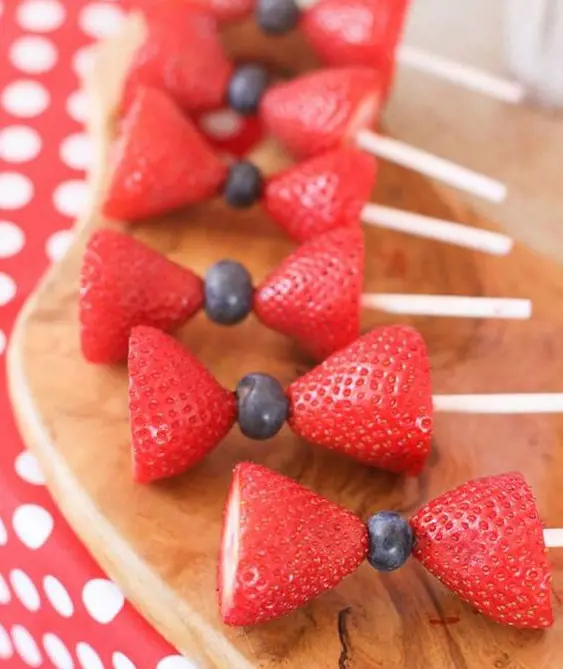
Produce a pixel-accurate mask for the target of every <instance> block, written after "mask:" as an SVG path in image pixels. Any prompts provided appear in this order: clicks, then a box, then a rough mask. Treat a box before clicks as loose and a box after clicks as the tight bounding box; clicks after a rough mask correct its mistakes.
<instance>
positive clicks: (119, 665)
mask: <svg viewBox="0 0 563 669" xmlns="http://www.w3.org/2000/svg"><path fill="white" fill-rule="evenodd" d="M111 661H112V663H113V669H137V667H136V666H135V665H134V664H133V662H131V660H130V659H129V658H128V657H126V656H125V655H123V653H114V654H113V655H112V657H111Z"/></svg>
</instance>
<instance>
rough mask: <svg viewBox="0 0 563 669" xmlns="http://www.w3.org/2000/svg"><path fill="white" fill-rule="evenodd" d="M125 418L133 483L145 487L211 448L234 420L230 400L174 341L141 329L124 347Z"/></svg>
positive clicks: (190, 464) (192, 462)
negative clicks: (126, 365)
mask: <svg viewBox="0 0 563 669" xmlns="http://www.w3.org/2000/svg"><path fill="white" fill-rule="evenodd" d="M129 415H130V419H131V431H132V439H133V466H134V476H135V480H137V481H139V482H141V483H148V482H151V481H156V480H158V479H163V478H167V477H169V476H176V475H177V474H181V473H182V472H184V471H186V470H187V469H189V468H190V467H193V466H194V465H196V464H197V463H198V462H199V461H200V460H202V459H203V458H204V457H205V456H206V455H207V454H208V453H209V452H210V451H211V450H213V448H215V446H217V444H218V443H219V442H220V441H221V440H222V439H223V438H224V437H225V436H226V435H227V433H228V432H229V430H230V429H231V427H232V426H233V424H234V422H235V419H236V403H235V396H234V393H232V392H230V391H228V390H226V389H225V388H222V387H221V386H220V385H219V384H218V383H217V381H216V380H215V379H214V378H213V376H212V375H211V374H210V373H209V372H208V371H207V369H206V368H205V367H204V366H203V365H202V364H201V363H200V362H199V361H198V360H197V359H196V358H195V357H194V356H193V355H192V354H191V353H190V352H189V351H187V350H186V349H185V348H184V347H183V346H182V345H181V344H180V343H179V342H177V341H176V340H175V339H173V338H172V337H170V336H169V335H167V334H164V333H163V332H160V330H155V329H154V328H150V327H144V326H140V327H137V328H134V329H133V332H132V334H131V340H130V344H129Z"/></svg>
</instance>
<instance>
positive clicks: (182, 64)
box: [122, 2, 233, 134]
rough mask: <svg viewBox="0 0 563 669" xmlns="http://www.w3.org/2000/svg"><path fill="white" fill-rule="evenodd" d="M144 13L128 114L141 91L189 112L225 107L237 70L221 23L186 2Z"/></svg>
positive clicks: (127, 90) (127, 88) (129, 80)
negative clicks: (159, 93)
mask: <svg viewBox="0 0 563 669" xmlns="http://www.w3.org/2000/svg"><path fill="white" fill-rule="evenodd" d="M145 14H146V30H147V36H146V39H145V41H144V42H143V44H142V45H141V46H140V47H139V49H138V50H137V52H136V53H135V54H134V56H133V60H132V63H131V66H130V68H129V71H128V73H127V77H126V80H125V84H124V97H123V103H122V105H123V108H124V110H127V109H128V108H129V105H130V104H131V102H132V100H133V99H134V96H135V93H136V91H137V89H138V88H139V86H150V87H151V88H157V89H159V90H161V91H164V92H166V93H167V94H168V95H169V96H171V97H172V98H173V99H174V101H175V102H176V103H177V104H178V105H179V106H180V107H181V108H182V109H183V110H184V111H185V112H190V113H191V112H200V111H205V110H208V109H217V108H218V107H220V106H221V105H222V103H223V102H224V101H225V95H226V90H227V84H228V81H229V78H230V76H231V73H232V69H233V66H232V64H231V62H230V61H229V60H228V58H227V56H226V55H225V52H224V50H223V46H222V44H221V39H220V36H219V32H218V29H217V23H216V20H215V19H214V18H213V17H212V16H211V15H210V14H208V13H206V12H204V11H202V10H201V9H198V8H197V7H196V6H195V5H194V4H192V3H187V2H186V3H183V2H162V3H160V4H157V5H155V6H152V7H149V8H147V9H146V12H145ZM159 134H160V133H159Z"/></svg>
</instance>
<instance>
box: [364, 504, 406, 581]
mask: <svg viewBox="0 0 563 669" xmlns="http://www.w3.org/2000/svg"><path fill="white" fill-rule="evenodd" d="M367 527H368V533H369V555H368V560H369V562H370V564H371V566H372V567H375V569H377V570H379V571H393V570H394V569H398V568H399V567H402V565H403V564H404V563H405V562H406V560H407V558H408V557H409V555H410V554H411V552H412V549H413V544H414V535H413V532H412V529H411V526H410V525H409V523H408V521H406V520H405V519H404V518H402V517H401V516H400V515H399V514H398V513H395V512H394V511H380V512H379V513H376V514H375V515H374V516H371V518H369V519H368V521H367Z"/></svg>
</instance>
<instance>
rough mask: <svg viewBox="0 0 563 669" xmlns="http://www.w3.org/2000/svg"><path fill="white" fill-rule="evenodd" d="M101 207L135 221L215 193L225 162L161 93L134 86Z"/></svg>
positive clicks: (111, 214) (223, 174) (221, 178)
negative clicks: (132, 98) (134, 90)
mask: <svg viewBox="0 0 563 669" xmlns="http://www.w3.org/2000/svg"><path fill="white" fill-rule="evenodd" d="M113 162H114V168H113V174H112V178H111V182H110V185H109V189H108V192H107V195H106V199H105V201H104V204H103V212H104V214H105V215H106V216H109V217H110V218H115V219H121V220H126V221H136V220H139V219H142V218H146V217H149V216H156V215H158V214H165V213H167V212H168V211H170V210H172V209H178V208H179V207H185V206H188V205H191V204H196V203H197V202H201V201H203V200H206V199H207V198H210V197H212V196H213V195H215V194H216V193H217V190H218V189H219V187H220V185H221V183H222V182H223V181H224V179H225V175H226V166H225V165H224V164H223V162H222V161H221V160H220V159H219V157H218V156H217V155H216V154H215V152H214V151H213V149H212V148H211V147H210V146H209V145H208V144H207V142H206V141H205V139H204V138H203V137H202V136H201V133H200V132H199V131H198V130H197V128H196V127H195V126H194V125H193V124H192V122H191V121H190V120H189V119H187V118H185V117H184V116H183V115H182V113H181V112H180V110H179V109H178V108H177V107H176V105H175V104H174V103H173V102H172V100H171V99H170V98H168V97H167V96H166V95H165V94H164V93H161V92H160V91H157V90H155V89H152V88H141V89H139V91H138V93H137V96H136V98H135V102H134V103H133V105H132V107H131V109H130V110H129V113H128V114H127V116H126V117H125V119H124V121H123V124H122V127H121V136H120V137H119V139H118V141H117V143H116V145H115V147H114V154H113Z"/></svg>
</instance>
